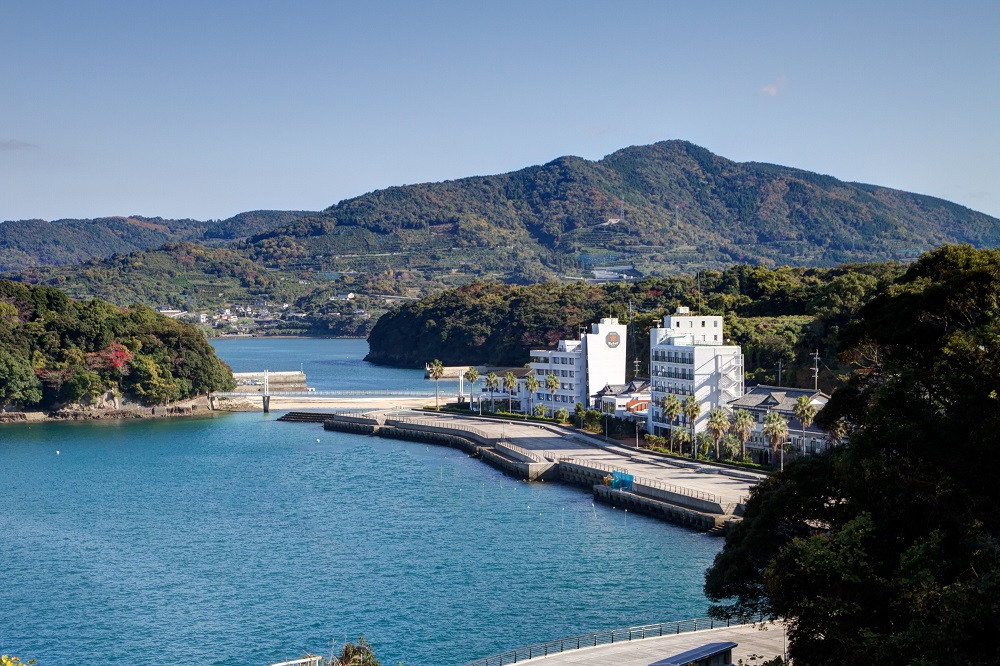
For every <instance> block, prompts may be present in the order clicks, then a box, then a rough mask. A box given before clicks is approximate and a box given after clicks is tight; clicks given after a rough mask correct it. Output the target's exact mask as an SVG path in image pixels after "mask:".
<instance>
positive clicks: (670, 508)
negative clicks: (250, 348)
mask: <svg viewBox="0 0 1000 666" xmlns="http://www.w3.org/2000/svg"><path fill="white" fill-rule="evenodd" d="M320 418H322V421H323V428H324V429H326V430H333V431H340V432H349V433H355V434H363V435H375V436H378V437H386V438H391V439H403V440H408V441H418V442H427V443H430V444H438V445H441V446H448V447H451V448H456V449H459V450H461V451H464V452H466V453H468V454H469V455H471V456H474V457H477V458H479V459H480V460H482V461H483V462H485V463H487V464H488V465H490V466H492V467H494V468H496V469H499V470H501V471H502V472H504V473H506V474H508V475H510V476H513V477H515V478H519V479H522V480H525V481H560V482H563V483H568V484H572V485H577V486H581V487H583V488H586V489H588V490H589V491H590V492H592V493H593V495H594V498H595V500H597V501H600V502H603V503H606V504H611V505H613V506H617V507H622V508H628V509H630V510H632V511H636V512H640V513H644V514H647V515H650V516H652V517H655V518H659V519H662V520H666V521H668V522H672V523H676V524H679V525H684V526H686V527H690V528H693V529H698V530H703V531H708V532H712V533H720V532H721V531H722V530H723V529H724V528H725V526H726V525H727V524H728V523H729V522H730V521H732V520H735V519H737V518H735V517H734V515H733V512H732V511H731V508H732V507H731V506H724V505H723V504H721V502H720V501H719V498H715V497H712V496H709V495H708V494H706V493H695V492H690V491H689V492H687V493H684V492H678V491H680V490H684V489H677V488H674V489H672V490H668V489H664V488H663V487H657V486H662V485H663V484H657V483H655V482H651V481H645V480H642V479H636V482H635V483H633V485H632V487H631V489H630V490H623V489H612V488H611V487H609V486H608V485H606V483H605V480H606V479H607V478H608V477H609V475H610V474H611V473H612V472H613V471H619V470H615V469H614V468H612V467H608V466H606V465H601V464H598V463H593V462H587V461H584V460H578V459H568V458H565V457H560V456H556V455H552V454H548V455H542V454H540V453H539V452H537V451H531V450H528V449H524V448H522V447H518V446H516V445H514V444H512V443H511V442H509V441H506V440H505V439H504V438H502V437H492V436H490V434H489V433H488V432H486V431H485V430H483V429H481V428H477V427H475V426H474V425H468V424H465V423H456V422H441V423H432V422H428V419H426V418H421V417H420V416H415V415H412V416H411V415H405V416H404V415H401V414H398V413H391V412H370V413H366V414H324V415H319V414H310V413H308V412H289V413H288V414H286V415H284V416H282V417H281V418H280V419H279V420H284V421H298V422H302V421H312V422H315V421H316V420H319V419H320ZM546 453H547V452H546Z"/></svg>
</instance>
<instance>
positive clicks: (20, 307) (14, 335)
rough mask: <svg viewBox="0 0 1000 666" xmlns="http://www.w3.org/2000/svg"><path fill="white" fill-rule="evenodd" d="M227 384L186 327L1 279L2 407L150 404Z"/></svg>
mask: <svg viewBox="0 0 1000 666" xmlns="http://www.w3.org/2000/svg"><path fill="white" fill-rule="evenodd" d="M232 385H233V378H232V372H231V371H230V370H229V367H228V366H227V365H226V364H225V363H223V362H222V361H221V360H219V359H218V358H217V357H216V355H215V351H214V350H213V349H212V346H211V345H209V344H208V342H207V341H206V340H205V338H204V337H203V336H202V335H201V334H200V333H198V331H197V330H195V329H194V327H192V326H190V325H188V324H183V323H180V322H176V321H173V320H171V319H168V318H167V317H164V316H162V315H159V314H157V313H155V312H153V311H152V310H150V309H149V308H147V307H143V306H137V307H133V308H129V309H125V310H123V309H120V308H118V307H116V306H114V305H111V304H110V303H107V302H104V301H101V300H91V301H81V302H75V301H71V300H70V299H69V298H68V297H67V296H66V294H64V293H63V292H61V291H59V290H57V289H52V288H49V287H33V286H29V285H25V284H21V283H18V282H10V281H8V280H0V407H3V406H14V407H23V408H39V407H43V408H48V407H53V406H58V405H60V404H70V403H89V402H93V401H97V400H98V399H99V398H100V396H102V395H104V394H105V393H107V392H108V391H114V392H116V393H119V394H124V395H126V396H130V397H133V398H135V399H136V400H138V401H139V402H142V403H144V404H150V405H153V404H160V403H164V402H168V401H172V400H178V399H182V398H189V397H192V396H194V395H197V394H201V393H206V392H208V391H213V390H221V389H226V388H230V387H231V386H232Z"/></svg>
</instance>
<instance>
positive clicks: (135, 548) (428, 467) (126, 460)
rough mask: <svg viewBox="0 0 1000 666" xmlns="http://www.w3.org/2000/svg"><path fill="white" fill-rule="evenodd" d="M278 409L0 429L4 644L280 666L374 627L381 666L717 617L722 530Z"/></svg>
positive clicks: (347, 362) (248, 343)
mask: <svg viewBox="0 0 1000 666" xmlns="http://www.w3.org/2000/svg"><path fill="white" fill-rule="evenodd" d="M217 347H218V349H219V353H220V355H222V356H223V358H225V359H226V360H227V361H229V362H230V364H231V365H232V366H233V367H234V369H237V370H240V369H248V370H249V369H258V368H259V367H260V366H259V365H254V364H256V363H258V362H259V361H261V360H263V361H270V360H272V359H273V361H274V363H269V365H271V366H272V369H295V367H296V366H295V365H294V363H298V362H302V363H303V364H306V365H308V366H309V367H306V372H307V375H309V377H310V379H309V383H310V385H315V386H317V387H324V388H327V387H328V388H343V387H345V386H351V385H355V384H357V383H359V382H361V383H364V384H366V385H370V384H371V383H377V382H382V381H385V382H389V381H397V382H399V383H406V382H410V384H411V385H412V386H414V387H424V386H427V382H425V381H424V380H423V379H422V372H421V371H408V370H393V369H388V368H375V367H373V366H370V365H368V364H366V363H363V362H362V361H361V360H360V359H361V357H363V355H364V354H363V353H361V352H363V351H365V345H364V342H363V341H338V340H308V339H296V340H287V339H283V340H266V339H265V340H260V339H252V340H239V341H237V340H225V341H222V342H220V343H218V344H217ZM288 350H291V351H288ZM289 353H294V354H295V356H294V358H296V359H302V360H301V361H294V363H293V362H291V359H289V362H287V363H286V362H285V360H286V359H285V355H286V354H289ZM288 366H291V367H288ZM310 368H312V369H310ZM310 373H311V374H310ZM386 388H389V386H386ZM278 415H279V413H273V414H270V415H263V414H260V413H251V414H231V415H222V416H218V417H215V418H207V419H187V420H162V421H161V420H154V421H132V422H102V423H50V424H33V425H31V426H30V427H29V426H21V425H19V426H4V427H2V428H0V472H2V479H3V492H2V493H0V571H2V582H0V652H4V653H14V654H18V655H20V656H22V657H24V658H29V657H33V658H36V659H38V663H39V664H43V665H46V664H80V663H93V662H108V663H182V662H186V663H190V662H198V663H208V664H266V663H270V662H276V661H281V660H283V659H286V658H293V657H296V656H301V655H302V654H303V653H304V652H306V651H311V652H314V653H329V651H330V645H331V641H333V642H334V643H335V645H337V646H339V645H342V644H343V641H344V640H345V638H346V639H347V640H355V639H356V638H357V636H358V635H359V634H363V635H364V636H365V637H366V639H368V640H369V641H370V642H372V643H373V644H374V645H375V647H376V651H377V654H378V656H379V658H380V659H381V661H382V663H383V664H395V663H396V662H397V661H402V662H403V663H404V664H407V665H411V664H412V665H417V664H429V665H434V664H461V663H463V662H465V661H468V660H471V659H473V658H476V657H481V656H485V655H487V654H490V653H493V652H497V651H499V650H502V649H506V648H513V647H517V646H520V645H525V644H529V643H533V642H537V641H542V640H546V639H551V638H557V637H560V636H566V635H572V634H577V633H582V632H586V631H590V630H596V629H601V628H609V627H617V626H626V625H632V624H642V623H649V622H659V621H665V620H672V619H683V618H687V617H694V616H700V615H703V614H704V613H705V610H706V608H707V602H706V599H705V597H704V595H703V593H702V589H701V588H702V582H703V572H704V570H705V568H706V567H707V566H708V565H709V564H710V562H711V559H712V558H713V557H714V555H715V553H716V552H718V550H719V549H720V547H721V541H720V540H718V539H715V538H712V537H708V536H705V535H703V534H701V533H698V532H693V531H689V530H686V529H683V528H680V527H675V526H672V525H669V524H665V523H661V522H658V521H654V520H652V519H647V518H645V517H642V516H638V515H634V514H628V516H627V519H626V515H625V513H624V512H623V511H620V510H617V511H616V510H612V509H611V508H609V507H605V506H601V505H597V506H594V505H593V503H592V499H591V497H590V495H589V494H588V493H586V492H584V491H583V490H581V489H577V488H571V487H566V486H562V485H560V484H555V483H539V484H530V485H529V484H526V483H522V482H517V481H515V480H513V479H512V478H510V477H506V476H504V475H502V474H500V473H499V472H497V471H496V470H494V469H492V468H490V467H488V466H486V465H484V464H482V463H481V462H479V461H478V460H475V459H473V458H469V457H468V456H467V455H465V454H463V453H461V452H459V451H456V450H453V449H448V448H441V447H435V446H428V445H425V444H418V443H410V442H401V441H396V440H388V439H379V438H375V437H363V436H357V435H349V434H344V433H334V432H326V431H324V430H323V429H322V428H321V427H320V426H318V425H311V424H291V423H280V422H277V421H275V418H276V417H277V416H278Z"/></svg>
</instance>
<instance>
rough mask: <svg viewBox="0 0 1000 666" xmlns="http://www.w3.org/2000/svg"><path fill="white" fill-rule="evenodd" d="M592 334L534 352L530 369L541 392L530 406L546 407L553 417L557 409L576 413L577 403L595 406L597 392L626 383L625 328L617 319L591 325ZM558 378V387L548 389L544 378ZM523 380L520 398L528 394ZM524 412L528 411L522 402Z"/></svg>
mask: <svg viewBox="0 0 1000 666" xmlns="http://www.w3.org/2000/svg"><path fill="white" fill-rule="evenodd" d="M590 328H591V330H590V333H585V334H583V335H582V336H580V339H579V340H560V341H559V345H558V346H557V347H556V348H555V349H532V350H531V363H530V364H529V367H530V368H531V370H532V371H533V373H534V375H535V378H536V379H538V384H539V387H538V391H537V392H536V393H535V395H533V396H531V406H532V407H533V406H535V405H540V404H541V405H545V406H547V407H548V408H549V413H550V414H551V413H552V412H554V411H555V410H557V409H560V408H565V409H567V410H569V411H570V412H572V411H573V409H574V407H575V406H576V403H578V402H580V403H583V405H584V407H586V408H593V407H596V406H597V404H596V400H597V392H598V391H599V390H601V389H602V388H604V387H605V386H607V385H608V384H624V383H625V335H626V327H625V325H624V324H619V323H618V319H616V318H614V317H610V318H605V319H602V320H601V321H600V322H599V323H597V324H591V327H590ZM548 375H555V377H556V379H558V380H559V388H557V389H556V390H555V392H554V394H553V392H551V391H549V390H548V389H547V388H545V378H546V377H547V376H548ZM523 382H524V380H523V379H522V380H520V384H521V386H519V389H520V393H521V395H525V390H524V387H523ZM521 404H522V410H524V411H527V409H528V408H529V405H528V401H527V400H526V399H525V400H522V402H521Z"/></svg>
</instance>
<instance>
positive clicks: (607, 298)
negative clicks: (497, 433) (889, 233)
mask: <svg viewBox="0 0 1000 666" xmlns="http://www.w3.org/2000/svg"><path fill="white" fill-rule="evenodd" d="M901 272H902V268H901V267H900V266H899V265H896V264H865V265H849V266H841V267H838V268H829V269H805V268H789V267H787V266H786V267H781V268H775V269H770V268H766V267H763V266H747V265H738V266H733V267H731V268H728V269H726V270H725V271H722V272H719V271H702V272H701V273H700V274H699V276H698V279H696V278H695V276H691V275H680V276H674V277H669V278H650V279H647V280H642V281H640V282H638V283H634V284H623V283H619V284H607V285H602V286H592V285H587V284H583V283H572V284H567V285H559V284H555V283H544V284H537V285H530V286H524V287H521V286H514V285H506V284H500V283H482V282H477V283H473V284H471V285H466V286H464V287H459V288H458V289H452V290H448V291H444V292H441V293H439V294H436V295H433V296H429V297H427V298H424V299H422V300H419V301H414V302H411V303H407V304H405V305H402V306H400V307H398V308H395V309H393V310H390V311H389V312H388V313H387V314H385V315H383V316H382V318H381V319H379V321H378V323H377V324H376V325H375V327H374V329H373V330H372V333H371V335H370V336H369V339H368V341H369V344H370V345H371V353H370V355H369V360H372V361H375V362H378V363H388V364H394V365H401V366H412V367H418V366H421V365H422V364H423V363H425V362H426V361H428V360H429V359H432V358H440V359H441V360H442V361H443V362H444V363H445V364H446V365H470V364H478V363H486V364H496V365H522V364H524V363H525V362H526V361H528V360H529V359H528V352H529V350H530V349H532V348H552V347H553V346H554V345H556V344H557V343H558V341H559V340H560V339H563V338H570V339H574V338H576V337H578V335H579V332H580V329H581V328H584V327H589V325H590V324H591V323H592V322H595V321H597V320H598V319H600V318H602V317H607V316H615V317H619V318H621V319H622V320H623V321H624V320H625V319H627V316H628V306H629V303H630V302H631V304H632V307H633V322H631V323H633V324H634V325H633V327H632V329H631V332H630V336H629V339H628V340H627V341H626V342H627V345H628V347H627V351H628V355H629V364H628V368H629V371H632V368H633V366H632V362H631V359H633V358H635V356H636V355H638V357H639V360H640V371H639V372H640V374H642V373H643V371H644V369H645V366H646V364H647V363H648V349H649V335H648V331H649V329H650V328H651V327H653V326H659V325H661V317H662V316H663V315H664V314H667V313H669V312H673V310H674V308H676V307H677V306H678V305H688V306H691V307H692V308H696V307H697V305H698V303H699V302H700V303H702V308H701V310H702V312H705V313H713V314H724V315H726V331H725V335H726V337H728V338H729V339H731V340H732V341H733V342H735V343H737V344H740V345H742V346H743V351H744V354H745V355H746V367H747V372H748V378H749V379H750V380H756V381H762V382H763V381H770V382H772V383H775V382H776V381H777V367H778V361H779V359H780V360H781V361H782V363H783V369H784V376H783V379H784V380H785V381H786V383H787V384H789V385H794V383H795V382H796V381H800V382H801V381H805V378H806V375H807V374H808V369H807V368H808V353H809V352H811V351H812V350H813V349H814V348H820V349H822V350H823V352H824V354H825V356H824V363H825V364H826V366H827V367H825V368H824V369H823V374H822V375H821V381H822V383H823V385H824V386H827V387H830V386H832V385H834V384H835V383H836V382H837V381H839V378H838V377H837V376H835V374H834V372H833V371H832V370H830V369H828V368H834V369H836V368H837V360H836V351H837V348H836V345H837V334H838V332H839V330H840V329H841V327H842V326H843V325H844V324H845V323H847V322H849V321H851V319H852V318H854V317H855V316H856V313H857V310H858V308H860V307H861V305H863V304H864V303H866V302H867V301H868V300H869V299H870V298H871V297H873V296H874V295H875V294H877V293H879V291H881V290H884V289H885V288H886V286H887V285H888V284H889V283H890V282H891V281H892V280H893V279H894V278H896V277H897V276H898V275H899V274H900V273H901ZM699 283H700V291H699Z"/></svg>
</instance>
